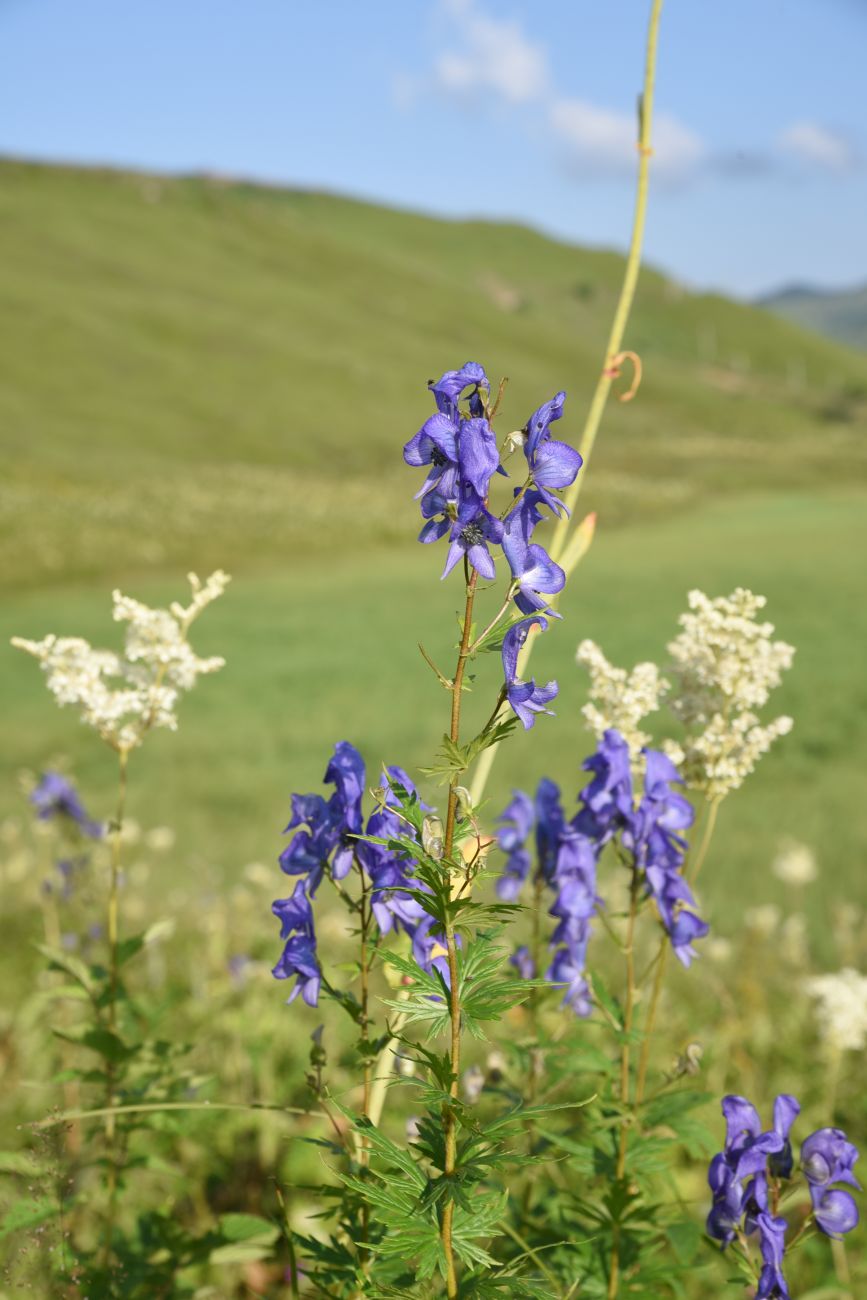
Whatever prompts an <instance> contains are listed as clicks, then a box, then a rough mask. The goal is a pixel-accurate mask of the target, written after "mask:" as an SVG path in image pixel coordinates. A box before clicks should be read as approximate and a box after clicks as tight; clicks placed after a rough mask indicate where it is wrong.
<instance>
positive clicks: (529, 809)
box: [497, 790, 533, 903]
mask: <svg viewBox="0 0 867 1300" xmlns="http://www.w3.org/2000/svg"><path fill="white" fill-rule="evenodd" d="M497 820H498V821H499V822H501V823H502V825H501V826H500V828H499V830H498V831H497V844H498V846H499V848H501V849H502V851H503V852H504V853H505V854H506V865H505V867H504V869H503V873H502V875H501V876H500V878H499V880H498V881H497V895H498V897H499V898H501V899H503V901H504V902H507V903H514V902H515V900H516V899H517V897H518V895H519V894H520V892H521V889H522V887H523V884H524V881H525V880H526V879H527V875H528V874H529V871H530V852H529V850H528V848H527V840H528V839H529V837H530V832H531V831H532V829H533V800H532V799H531V798H530V796H529V795H528V794H525V793H524V791H523V790H515V791H514V793H513V796H512V801H511V803H509V804H508V805H507V806H506V807H505V808H504V809H503V811H502V812H501V813H500V816H499V817H498V819H497Z"/></svg>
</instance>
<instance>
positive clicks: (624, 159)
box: [402, 0, 706, 180]
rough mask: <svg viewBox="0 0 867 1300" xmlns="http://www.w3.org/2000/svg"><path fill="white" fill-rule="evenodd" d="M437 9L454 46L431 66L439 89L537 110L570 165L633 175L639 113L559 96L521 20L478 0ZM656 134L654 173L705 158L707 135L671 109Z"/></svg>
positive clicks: (465, 98) (542, 52) (679, 171)
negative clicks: (497, 13)
mask: <svg viewBox="0 0 867 1300" xmlns="http://www.w3.org/2000/svg"><path fill="white" fill-rule="evenodd" d="M439 8H440V12H441V13H442V14H443V15H444V16H445V18H446V19H447V20H448V23H449V31H450V42H449V45H450V48H449V50H448V51H444V52H442V53H440V54H439V56H438V57H437V58H436V59H435V60H434V65H433V73H434V84H435V86H436V87H437V88H438V89H439V90H440V91H441V92H444V93H445V94H448V95H450V96H451V97H453V98H455V99H457V100H459V101H461V102H463V103H464V104H465V105H468V106H469V105H471V104H477V103H478V102H479V101H480V99H482V98H484V97H487V98H488V99H490V98H491V97H492V96H493V97H495V98H497V99H498V100H500V101H501V102H504V103H506V104H508V105H510V106H512V107H517V106H523V107H525V108H531V109H534V110H535V111H536V112H537V113H540V114H542V115H543V120H544V122H545V124H546V126H547V128H548V130H549V131H550V132H551V134H552V136H553V138H554V139H555V140H557V141H558V142H559V143H560V145H561V146H562V147H563V156H564V158H565V160H566V163H567V164H568V165H569V166H570V167H571V168H573V169H574V168H576V167H578V166H580V168H581V169H582V171H583V173H584V174H585V175H587V176H591V175H592V176H600V175H603V176H605V175H607V176H622V175H626V174H628V175H632V174H633V172H634V170H635V159H636V136H637V125H636V119H635V114H634V113H622V112H617V111H614V110H612V109H608V108H602V107H600V106H599V105H597V104H592V103H589V102H588V101H586V100H583V99H566V98H561V97H559V96H558V95H557V93H556V88H555V87H554V85H553V77H552V74H551V68H550V64H549V59H548V53H547V51H546V49H545V47H544V46H543V45H540V44H538V43H536V42H534V41H532V40H530V39H529V37H528V36H527V35H526V34H525V32H524V30H523V28H522V27H521V25H520V23H518V22H515V21H511V20H506V19H498V18H494V17H491V15H490V14H488V13H486V12H485V11H484V10H483V9H482V8H480V7H479V5H478V4H477V0H439ZM402 98H404V99H405V98H406V96H405V95H404V96H403V97H402ZM653 135H654V141H653V153H654V170H655V171H656V172H657V173H658V174H659V175H661V176H662V177H663V178H666V179H670V180H674V179H680V178H683V177H685V176H686V175H687V173H689V172H691V171H692V170H694V168H695V167H696V166H697V165H698V164H699V163H702V162H704V161H705V156H706V150H705V146H704V144H703V142H702V140H701V139H700V138H699V137H698V136H697V135H696V134H695V132H694V131H692V130H690V128H689V127H687V126H685V125H684V124H683V123H681V122H680V121H678V119H677V118H675V117H673V116H672V115H671V114H665V113H658V114H657V115H656V117H655V119H654V130H653Z"/></svg>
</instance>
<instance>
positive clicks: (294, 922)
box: [271, 880, 322, 1007]
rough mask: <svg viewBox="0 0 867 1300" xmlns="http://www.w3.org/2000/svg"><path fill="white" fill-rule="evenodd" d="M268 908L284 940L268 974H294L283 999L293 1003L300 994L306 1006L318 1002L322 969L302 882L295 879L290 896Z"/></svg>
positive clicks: (281, 975) (310, 909)
mask: <svg viewBox="0 0 867 1300" xmlns="http://www.w3.org/2000/svg"><path fill="white" fill-rule="evenodd" d="M271 910H272V912H273V913H274V915H275V916H276V917H278V918H279V921H280V937H281V939H286V940H287V943H286V946H285V948H284V949H283V953H282V955H281V957H280V960H279V961H278V962H277V965H276V966H275V967H274V969H273V971H272V974H273V975H274V978H275V979H278V980H285V979H290V978H291V977H292V976H293V975H295V976H297V980H296V984H295V987H294V989H293V990H292V992H291V993H290V995H289V997H288V999H287V1001H288V1002H294V1001H295V999H296V997H297V996H298V994H299V993H300V994H301V996H302V998H303V999H304V1001H305V1002H306V1003H307V1005H308V1006H309V1007H315V1006H316V1004H317V1002H318V1001H319V989H320V985H321V983H322V972H321V970H320V969H319V962H318V961H317V959H316V935H315V933H314V929H313V910H312V908H311V906H310V899H309V898H308V897H307V890H306V882H305V881H303V880H299V881H298V884H297V885H296V886H295V890H294V892H293V894H292V897H291V898H278V899H277V900H276V902H274V903H273V904H272V905H271Z"/></svg>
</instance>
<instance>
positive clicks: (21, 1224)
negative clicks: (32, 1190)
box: [0, 1196, 57, 1241]
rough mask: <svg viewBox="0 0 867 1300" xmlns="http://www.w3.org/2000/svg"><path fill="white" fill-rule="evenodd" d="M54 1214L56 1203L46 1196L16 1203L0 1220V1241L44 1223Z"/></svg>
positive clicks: (28, 1198)
mask: <svg viewBox="0 0 867 1300" xmlns="http://www.w3.org/2000/svg"><path fill="white" fill-rule="evenodd" d="M56 1214H57V1202H56V1201H53V1200H50V1199H49V1198H48V1197H47V1196H35V1197H26V1198H25V1199H24V1200H22V1201H16V1202H15V1204H14V1205H13V1206H12V1208H11V1209H10V1210H7V1212H6V1214H4V1216H3V1218H2V1219H0V1241H3V1240H5V1238H6V1237H8V1236H9V1235H10V1233H13V1232H18V1231H20V1229H22V1228H34V1227H36V1225H37V1224H38V1223H46V1222H47V1221H48V1220H49V1219H53V1218H54V1216H55V1215H56Z"/></svg>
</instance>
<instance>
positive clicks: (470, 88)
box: [434, 0, 548, 104]
mask: <svg viewBox="0 0 867 1300" xmlns="http://www.w3.org/2000/svg"><path fill="white" fill-rule="evenodd" d="M443 7H444V8H445V9H446V11H447V12H448V14H449V16H450V17H451V18H452V20H453V21H455V22H456V23H457V24H458V26H459V28H460V33H461V40H460V49H459V50H452V51H450V52H448V53H445V54H441V55H440V56H439V57H438V58H437V59H436V61H435V63H434V78H435V81H436V84H437V85H438V86H439V87H440V89H441V90H444V91H445V92H446V93H447V94H455V95H458V96H459V97H461V98H466V97H469V96H474V95H479V94H484V93H491V92H493V94H495V95H499V96H500V97H501V98H502V99H504V100H505V101H506V102H507V103H510V104H527V103H531V102H532V101H534V100H539V99H541V98H542V97H543V96H544V94H545V92H546V88H547V84H548V57H547V54H546V52H545V49H544V47H543V46H541V45H538V44H536V43H535V42H534V41H531V40H530V39H529V38H528V37H527V36H526V35H525V34H524V31H523V29H522V28H521V25H520V24H519V23H517V22H512V21H501V20H499V19H496V18H491V17H489V16H488V15H487V14H485V13H483V12H482V11H481V10H479V9H477V8H476V7H475V6H474V5H473V3H472V0H444V3H443Z"/></svg>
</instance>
